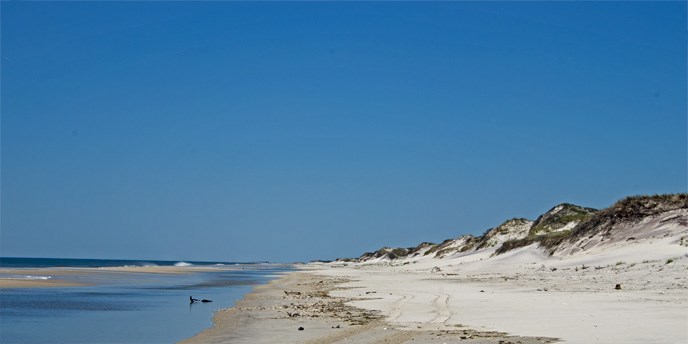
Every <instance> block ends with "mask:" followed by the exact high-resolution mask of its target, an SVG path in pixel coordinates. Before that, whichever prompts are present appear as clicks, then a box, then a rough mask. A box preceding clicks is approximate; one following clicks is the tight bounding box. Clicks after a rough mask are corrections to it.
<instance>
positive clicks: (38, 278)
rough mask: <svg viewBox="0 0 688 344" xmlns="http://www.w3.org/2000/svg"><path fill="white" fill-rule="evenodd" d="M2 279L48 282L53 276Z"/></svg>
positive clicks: (8, 277)
mask: <svg viewBox="0 0 688 344" xmlns="http://www.w3.org/2000/svg"><path fill="white" fill-rule="evenodd" d="M1 278H4V279H11V280H43V281H45V280H49V279H51V278H53V276H7V277H1Z"/></svg>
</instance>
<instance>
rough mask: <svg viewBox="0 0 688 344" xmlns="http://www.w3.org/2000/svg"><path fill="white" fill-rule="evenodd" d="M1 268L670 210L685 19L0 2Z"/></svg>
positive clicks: (428, 236)
mask: <svg viewBox="0 0 688 344" xmlns="http://www.w3.org/2000/svg"><path fill="white" fill-rule="evenodd" d="M1 6H2V232H1V233H0V235H1V236H0V255H3V256H34V257H35V256H40V257H77V258H79V257H83V258H136V259H171V260H193V259H196V260H223V261H237V260H238V261H250V260H271V261H295V260H310V259H320V258H322V259H328V258H335V257H346V256H358V255H359V254H360V253H362V252H363V251H367V250H373V249H377V248H378V247H380V246H383V245H389V246H413V245H415V244H417V243H419V242H421V241H441V240H443V239H446V238H450V237H456V236H458V235H461V234H465V233H472V234H481V233H482V232H483V231H484V230H486V229H487V228H489V227H493V226H496V225H499V224H500V223H501V222H502V221H504V220H506V219H508V218H512V217H528V218H531V219H533V218H535V217H536V216H538V215H539V214H541V213H543V212H545V211H547V210H548V209H549V208H550V207H552V206H554V205H556V204H558V203H561V202H572V203H577V204H581V205H584V206H591V207H606V206H609V205H611V204H612V203H613V202H615V201H616V200H617V199H619V198H621V197H624V196H628V195H634V194H646V193H675V192H685V191H686V174H687V172H686V164H687V161H686V160H687V157H686V156H687V152H686V150H687V148H686V145H687V144H686V143H687V142H686V126H687V124H686V3H685V2H645V3H636V2H556V3H542V2H533V3H525V2H516V3H497V2H491V3H475V2H452V3H341V2H338V3H313V2H301V3H263V2H261V3H235V2H205V3H194V2H172V3H160V2H8V1H3V2H2V5H1Z"/></svg>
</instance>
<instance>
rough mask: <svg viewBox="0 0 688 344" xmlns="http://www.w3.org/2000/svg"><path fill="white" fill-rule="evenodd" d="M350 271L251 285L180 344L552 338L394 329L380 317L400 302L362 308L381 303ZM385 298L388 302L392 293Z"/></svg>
mask: <svg viewBox="0 0 688 344" xmlns="http://www.w3.org/2000/svg"><path fill="white" fill-rule="evenodd" d="M345 271H346V273H345ZM349 272H351V274H349ZM354 272H355V270H348V269H347V270H343V269H332V268H329V267H326V268H323V267H322V266H313V265H311V266H307V267H304V268H303V269H302V270H301V271H297V272H293V273H290V274H288V275H286V276H283V277H281V278H279V279H276V280H274V281H272V282H270V283H269V284H267V285H263V286H259V287H256V288H255V289H254V290H253V292H252V293H250V294H248V295H246V297H245V298H244V299H243V300H241V301H239V302H238V303H237V304H236V305H235V307H232V308H229V309H225V310H222V311H219V312H217V313H216V314H215V317H214V319H213V322H214V326H213V327H212V328H211V329H208V330H206V331H203V332H201V333H200V334H198V335H196V336H195V337H193V338H190V339H188V340H186V341H183V342H182V343H187V344H190V343H313V344H315V343H406V342H413V343H436V342H440V343H449V342H452V341H454V342H456V341H462V342H466V343H503V344H504V343H522V344H534V343H550V342H555V341H556V340H555V339H554V338H544V337H530V338H528V337H517V336H513V335H509V334H506V333H500V332H495V331H479V330H475V329H472V328H470V327H467V326H463V325H460V324H453V325H447V326H418V327H414V328H403V327H399V326H395V325H394V324H393V322H391V321H389V319H388V317H387V316H385V315H386V313H387V311H390V312H392V313H394V312H399V311H400V307H399V306H400V305H401V304H399V303H397V304H396V306H393V307H391V308H390V309H389V310H383V311H380V310H378V309H375V307H374V306H373V305H372V304H370V305H366V304H365V302H368V301H371V300H381V299H384V298H381V297H380V296H381V293H382V291H380V292H379V293H378V292H372V291H369V289H367V288H365V287H363V286H361V285H360V283H361V281H353V280H351V279H349V277H354V275H357V274H355V273H354ZM359 276H363V275H359ZM339 295H341V296H339ZM390 297H391V298H394V295H391V296H390ZM397 297H398V296H397ZM361 303H363V304H361ZM366 306H372V307H368V308H366ZM419 324H422V323H419ZM300 329H302V330H300Z"/></svg>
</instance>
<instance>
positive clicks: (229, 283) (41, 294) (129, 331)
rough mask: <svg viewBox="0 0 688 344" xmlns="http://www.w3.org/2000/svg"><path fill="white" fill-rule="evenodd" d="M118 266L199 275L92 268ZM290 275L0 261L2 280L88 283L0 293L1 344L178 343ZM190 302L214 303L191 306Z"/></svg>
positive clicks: (262, 267)
mask: <svg viewBox="0 0 688 344" xmlns="http://www.w3.org/2000/svg"><path fill="white" fill-rule="evenodd" d="M120 266H185V267H196V266H199V267H204V269H199V270H200V271H194V272H191V273H183V274H160V273H144V272H122V271H110V270H107V269H98V268H102V267H120ZM64 268H80V269H64ZM83 268H88V269H83ZM93 268H95V269H93ZM9 269H11V270H9ZM291 269H292V266H291V265H282V264H268V263H231V262H194V261H186V262H178V261H142V260H95V259H47V258H1V257H0V278H12V279H26V280H32V279H34V280H35V279H53V278H55V279H60V280H65V281H73V282H79V283H84V284H91V285H90V286H83V287H81V286H80V287H64V288H62V287H60V288H6V289H0V343H173V342H177V341H179V340H182V339H186V338H189V337H191V336H193V335H194V334H196V333H198V332H200V331H202V330H203V329H205V328H208V327H210V326H212V316H213V313H214V312H215V311H217V310H218V309H221V308H227V307H231V306H232V305H233V304H234V303H235V302H236V301H238V300H240V299H241V298H242V297H243V295H244V294H246V293H248V292H249V291H250V290H251V288H252V287H253V286H255V285H258V284H262V283H266V282H267V281H269V280H270V279H272V278H275V277H277V276H279V274H280V273H284V272H287V271H290V270H291ZM208 270H209V271H208ZM51 273H53V274H51ZM189 296H193V297H194V298H198V299H210V300H212V301H213V302H211V303H193V304H190V303H189Z"/></svg>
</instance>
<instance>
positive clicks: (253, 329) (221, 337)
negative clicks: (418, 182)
mask: <svg viewBox="0 0 688 344" xmlns="http://www.w3.org/2000/svg"><path fill="white" fill-rule="evenodd" d="M533 252H536V251H532V248H531V249H521V250H516V251H514V253H513V255H514V256H521V257H525V259H517V260H515V261H517V262H518V263H514V262H512V263H511V264H506V263H504V262H501V263H499V264H494V265H486V262H484V261H475V262H474V263H465V264H458V265H443V266H442V267H441V272H435V269H434V268H431V267H430V266H429V265H428V266H420V265H421V264H417V265H418V266H408V265H392V264H371V265H365V264H345V263H340V264H308V265H305V266H302V267H300V268H298V269H297V270H296V271H293V272H290V273H288V274H286V275H285V276H282V277H279V278H277V279H275V280H272V281H270V282H269V283H268V284H265V285H261V286H257V287H255V288H254V289H253V290H252V291H251V292H250V293H248V294H246V295H244V298H243V299H242V300H240V301H238V302H237V303H236V304H235V306H234V307H231V308H228V309H223V310H219V311H217V312H216V313H215V315H214V316H213V326H212V327H211V328H209V329H206V330H204V331H202V332H200V333H198V334H197V335H196V336H194V337H192V338H189V339H187V340H184V341H182V342H181V343H185V344H194V343H228V342H231V343H274V342H279V343H473V344H487V343H494V344H499V343H501V344H508V343H512V344H515V343H521V344H535V343H554V342H566V343H590V342H596V343H609V344H616V343H684V342H685V340H686V339H688V329H686V328H685V324H686V323H688V312H686V310H688V289H686V288H685V285H686V283H688V276H686V274H685V272H686V271H688V257H683V258H678V259H676V260H675V261H674V262H672V263H671V264H668V263H666V262H665V261H663V260H652V261H650V260H642V261H638V262H635V261H629V262H628V263H626V262H623V263H615V264H610V265H606V266H604V267H602V266H596V267H595V268H590V269H579V268H577V266H578V267H580V266H581V265H580V264H579V262H578V261H577V260H542V261H538V262H537V263H535V262H531V261H530V259H532V257H533V256H532V255H531V254H532V253H533ZM582 266H585V265H582ZM477 267H480V269H477ZM450 271H451V272H450ZM616 284H619V285H621V289H616V288H615V285H616ZM299 327H303V328H304V330H303V331H299V330H298V328H299Z"/></svg>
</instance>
